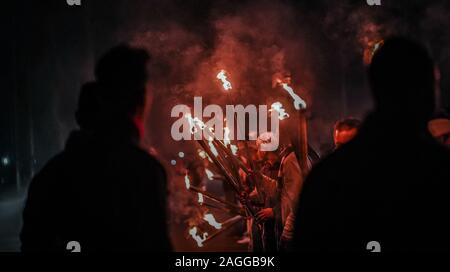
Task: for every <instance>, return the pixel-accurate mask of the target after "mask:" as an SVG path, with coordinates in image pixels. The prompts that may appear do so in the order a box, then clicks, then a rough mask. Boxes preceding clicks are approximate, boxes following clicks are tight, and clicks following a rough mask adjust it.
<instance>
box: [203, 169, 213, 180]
mask: <svg viewBox="0 0 450 272" xmlns="http://www.w3.org/2000/svg"><path fill="white" fill-rule="evenodd" d="M205 173H206V176H207V177H208V179H209V180H213V177H214V174H213V172H211V170H209V169H205Z"/></svg>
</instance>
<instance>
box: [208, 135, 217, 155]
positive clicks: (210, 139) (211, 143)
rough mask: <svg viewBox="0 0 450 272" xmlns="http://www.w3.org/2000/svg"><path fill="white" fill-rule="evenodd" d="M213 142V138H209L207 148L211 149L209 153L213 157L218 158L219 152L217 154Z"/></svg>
mask: <svg viewBox="0 0 450 272" xmlns="http://www.w3.org/2000/svg"><path fill="white" fill-rule="evenodd" d="M213 140H214V139H213V137H209V139H208V145H209V148H210V149H211V152H212V153H213V155H214V156H215V157H217V156H219V152H217V149H216V147H215V146H214V144H213Z"/></svg>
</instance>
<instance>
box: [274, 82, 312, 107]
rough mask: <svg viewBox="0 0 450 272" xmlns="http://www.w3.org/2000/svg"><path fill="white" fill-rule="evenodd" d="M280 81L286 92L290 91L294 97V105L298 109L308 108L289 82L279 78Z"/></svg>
mask: <svg viewBox="0 0 450 272" xmlns="http://www.w3.org/2000/svg"><path fill="white" fill-rule="evenodd" d="M278 83H279V84H280V85H281V87H283V89H284V90H285V91H286V92H288V94H289V95H290V96H291V97H292V99H294V107H295V109H296V110H302V109H306V102H305V101H304V100H303V99H301V97H300V96H298V95H297V94H296V93H295V92H294V90H293V89H292V87H290V86H289V85H288V84H287V83H283V82H282V81H281V80H278Z"/></svg>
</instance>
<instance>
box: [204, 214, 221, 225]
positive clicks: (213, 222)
mask: <svg viewBox="0 0 450 272" xmlns="http://www.w3.org/2000/svg"><path fill="white" fill-rule="evenodd" d="M203 219H204V220H205V221H206V222H208V224H210V225H211V226H213V227H214V228H216V229H221V228H222V224H220V223H218V222H217V221H216V218H214V215H212V214H210V213H206V214H205V215H204V216H203Z"/></svg>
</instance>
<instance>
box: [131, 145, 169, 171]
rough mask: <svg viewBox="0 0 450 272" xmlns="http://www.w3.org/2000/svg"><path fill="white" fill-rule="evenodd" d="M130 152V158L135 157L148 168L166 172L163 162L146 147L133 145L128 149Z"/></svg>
mask: <svg viewBox="0 0 450 272" xmlns="http://www.w3.org/2000/svg"><path fill="white" fill-rule="evenodd" d="M128 152H129V154H128V155H129V157H128V159H129V158H133V159H134V160H136V161H139V164H141V165H143V166H145V168H146V169H149V170H152V171H160V172H164V173H165V171H164V167H163V165H162V163H161V162H160V161H159V160H158V159H157V158H156V157H154V156H152V155H151V154H150V153H148V152H147V151H145V150H144V149H142V148H140V147H138V146H133V147H131V148H130V149H129V150H128ZM125 159H127V158H125Z"/></svg>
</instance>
